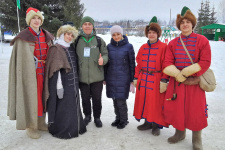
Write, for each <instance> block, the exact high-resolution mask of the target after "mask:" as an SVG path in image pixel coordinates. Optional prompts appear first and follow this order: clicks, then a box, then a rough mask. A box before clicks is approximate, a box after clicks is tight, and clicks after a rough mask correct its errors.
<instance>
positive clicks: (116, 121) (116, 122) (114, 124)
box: [111, 119, 120, 127]
mask: <svg viewBox="0 0 225 150" xmlns="http://www.w3.org/2000/svg"><path fill="white" fill-rule="evenodd" d="M119 123H120V120H119V119H116V120H115V121H113V122H112V124H111V126H113V127H116V126H117V125H118V124H119Z"/></svg>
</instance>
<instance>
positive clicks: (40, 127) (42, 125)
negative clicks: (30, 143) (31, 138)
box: [38, 114, 48, 131]
mask: <svg viewBox="0 0 225 150" xmlns="http://www.w3.org/2000/svg"><path fill="white" fill-rule="evenodd" d="M38 130H42V131H48V125H47V124H46V123H45V114H44V115H43V117H38Z"/></svg>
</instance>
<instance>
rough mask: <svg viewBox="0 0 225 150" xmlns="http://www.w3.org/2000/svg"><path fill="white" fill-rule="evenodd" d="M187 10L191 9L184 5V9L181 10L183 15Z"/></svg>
mask: <svg viewBox="0 0 225 150" xmlns="http://www.w3.org/2000/svg"><path fill="white" fill-rule="evenodd" d="M187 10H190V9H189V8H188V7H187V6H184V7H183V9H182V10H181V16H184V15H185V13H186V12H187ZM190 11H191V10H190Z"/></svg>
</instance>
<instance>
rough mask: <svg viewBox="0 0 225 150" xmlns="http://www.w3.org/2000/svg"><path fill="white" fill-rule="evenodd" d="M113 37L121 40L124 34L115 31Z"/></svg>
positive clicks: (115, 39) (117, 40)
mask: <svg viewBox="0 0 225 150" xmlns="http://www.w3.org/2000/svg"><path fill="white" fill-rule="evenodd" d="M112 38H113V40H114V41H116V42H119V41H121V40H122V34H120V33H119V32H115V33H113V35H112Z"/></svg>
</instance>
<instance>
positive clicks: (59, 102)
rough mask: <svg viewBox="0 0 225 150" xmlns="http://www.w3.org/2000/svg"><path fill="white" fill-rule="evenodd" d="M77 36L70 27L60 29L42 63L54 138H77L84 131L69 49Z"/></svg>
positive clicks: (71, 55)
mask: <svg viewBox="0 0 225 150" xmlns="http://www.w3.org/2000/svg"><path fill="white" fill-rule="evenodd" d="M77 33H78V32H77V30H76V29H75V28H74V27H72V26H70V25H64V26H62V27H60V28H59V30H58V33H57V36H58V37H59V39H58V40H57V41H56V44H55V45H54V46H52V47H50V49H49V52H48V56H47V60H46V78H45V83H46V84H45V86H47V88H45V96H46V97H48V99H47V101H46V104H47V107H46V108H47V112H48V124H49V127H48V130H49V133H51V134H52V135H53V136H54V137H57V138H62V139H70V138H73V137H78V135H79V134H83V133H85V132H86V125H85V123H84V120H83V117H82V113H81V109H80V98H79V84H78V83H79V80H78V75H77V57H76V53H75V51H74V48H73V47H72V46H70V43H71V41H72V40H73V39H75V38H76V36H77ZM46 89H47V90H48V91H47V92H46Z"/></svg>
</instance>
